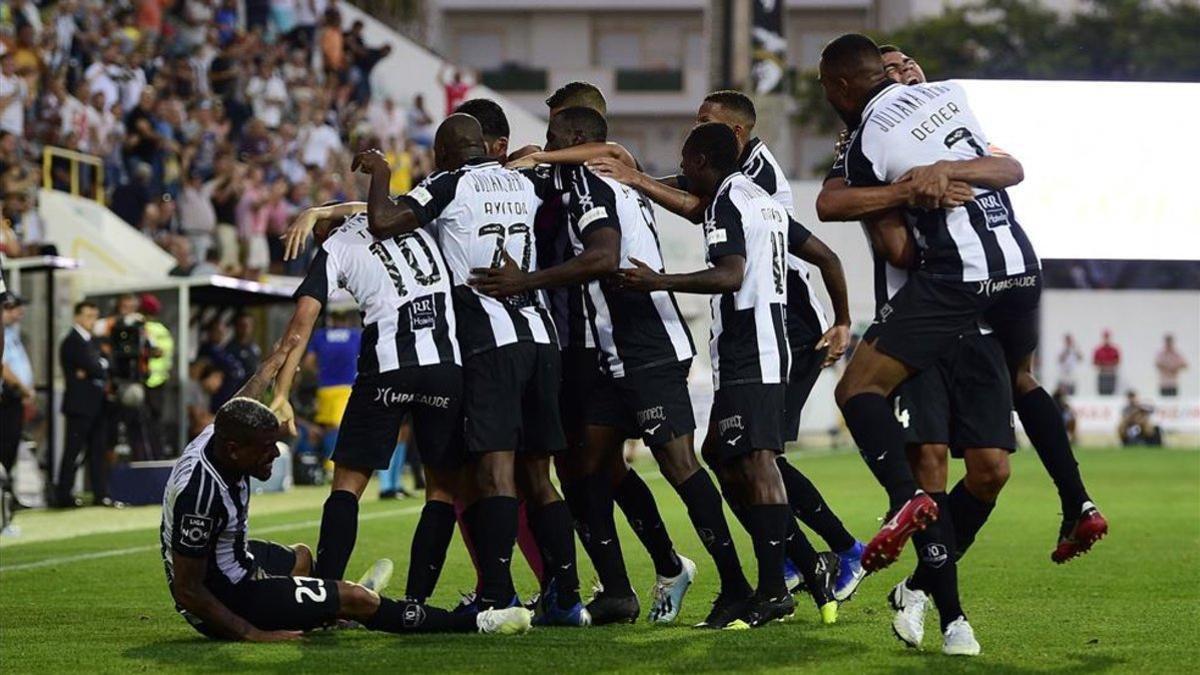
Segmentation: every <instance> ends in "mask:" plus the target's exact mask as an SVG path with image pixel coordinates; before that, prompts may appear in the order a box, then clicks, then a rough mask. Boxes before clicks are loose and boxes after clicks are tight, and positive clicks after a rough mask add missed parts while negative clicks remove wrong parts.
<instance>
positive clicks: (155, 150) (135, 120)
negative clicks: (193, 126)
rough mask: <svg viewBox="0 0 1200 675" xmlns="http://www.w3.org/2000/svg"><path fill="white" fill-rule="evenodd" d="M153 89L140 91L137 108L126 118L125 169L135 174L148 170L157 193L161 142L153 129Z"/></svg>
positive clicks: (154, 101) (160, 179)
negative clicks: (142, 166)
mask: <svg viewBox="0 0 1200 675" xmlns="http://www.w3.org/2000/svg"><path fill="white" fill-rule="evenodd" d="M155 95H156V92H155V90H154V88H153V87H146V88H144V89H142V92H141V96H140V97H139V98H138V102H137V105H135V106H134V108H133V110H131V111H129V114H128V115H126V116H125V158H126V169H127V170H128V171H129V173H130V174H137V173H138V167H139V166H140V165H145V166H148V167H150V169H151V179H150V187H151V189H152V190H156V191H157V190H158V189H159V185H161V182H162V154H161V153H162V150H163V140H164V139H162V138H161V137H160V136H159V134H158V132H157V131H156V130H155V129H156V124H157V121H158V120H157V118H156V117H155V114H154V113H155V108H156V107H157V106H156V103H157V100H158V99H157V98H155Z"/></svg>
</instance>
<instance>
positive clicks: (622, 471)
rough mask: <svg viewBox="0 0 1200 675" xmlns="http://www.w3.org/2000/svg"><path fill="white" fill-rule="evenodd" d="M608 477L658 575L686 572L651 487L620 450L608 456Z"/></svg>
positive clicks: (665, 575)
mask: <svg viewBox="0 0 1200 675" xmlns="http://www.w3.org/2000/svg"><path fill="white" fill-rule="evenodd" d="M608 475H609V477H610V478H611V480H612V483H613V497H614V499H615V500H616V503H617V506H618V507H620V509H621V512H622V513H624V514H625V519H626V520H627V521H629V527H630V529H632V530H633V533H634V534H636V535H637V538H638V540H639V541H641V542H642V546H643V547H645V549H646V552H647V553H649V554H650V560H651V561H652V562H653V563H654V573H655V575H656V576H660V577H664V578H674V577H676V576H678V575H679V574H680V573H681V572H682V571H683V562H682V560H681V559H680V557H679V555H678V553H676V551H675V544H674V542H672V541H671V535H670V533H668V532H667V525H666V523H665V522H663V519H662V514H661V513H659V510H658V502H657V501H656V500H655V498H654V493H653V492H651V491H650V486H649V485H647V484H646V481H645V480H643V479H642V477H641V476H639V475H638V472H636V471H634V470H633V468H632V467H630V466H629V463H628V462H626V461H625V455H624V453H623V452H621V451H620V450H618V451H617V452H615V453H612V455H610V456H609V460H608Z"/></svg>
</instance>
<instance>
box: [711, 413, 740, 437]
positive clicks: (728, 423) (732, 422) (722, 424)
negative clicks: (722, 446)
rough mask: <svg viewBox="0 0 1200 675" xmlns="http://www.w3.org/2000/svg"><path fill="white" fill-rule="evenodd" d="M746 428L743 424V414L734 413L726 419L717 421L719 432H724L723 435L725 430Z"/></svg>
mask: <svg viewBox="0 0 1200 675" xmlns="http://www.w3.org/2000/svg"><path fill="white" fill-rule="evenodd" d="M745 428H746V427H745V426H744V425H743V424H742V416H741V415H733V416H731V417H726V418H725V419H723V420H719V421H718V422H717V433H719V434H722V435H723V434H725V432H727V431H731V430H733V429H745Z"/></svg>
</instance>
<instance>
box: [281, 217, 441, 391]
mask: <svg viewBox="0 0 1200 675" xmlns="http://www.w3.org/2000/svg"><path fill="white" fill-rule="evenodd" d="M449 277H450V275H449V274H448V272H447V269H446V263H445V261H444V260H443V259H442V255H441V253H440V252H439V251H438V246H437V242H436V241H434V238H433V236H432V235H430V234H429V233H428V232H425V231H424V230H415V231H413V232H408V233H406V234H401V235H398V236H395V237H392V238H390V239H385V240H382V241H381V240H377V239H375V237H374V236H372V235H371V232H370V230H369V229H368V227H367V214H366V213H359V214H356V215H354V216H351V217H350V218H347V219H346V222H345V223H344V224H342V226H341V227H339V228H337V229H336V230H334V232H333V234H331V235H330V236H329V238H328V239H326V240H325V242H324V243H322V244H321V248H320V250H318V251H317V254H316V256H314V257H313V261H312V264H311V265H310V266H309V268H308V275H307V276H306V277H305V278H304V281H303V282H301V284H300V287H299V288H297V289H296V297H300V296H302V295H306V296H309V297H311V298H314V299H316V300H317V301H318V302H320V303H321V304H322V305H324V304H325V302H326V301H327V300H328V298H329V295H330V294H331V293H333V292H334V291H335V290H337V289H338V288H344V289H346V290H347V291H349V293H350V295H352V296H354V299H355V300H356V301H357V302H358V307H359V311H360V312H361V313H362V317H363V335H362V348H361V349H360V350H359V355H358V373H359V374H360V375H374V374H378V373H386V372H389V371H392V370H396V369H398V368H406V367H412V366H433V365H439V364H450V363H454V364H461V363H462V359H461V358H460V356H459V348H458V340H457V338H456V336H455V327H456V326H455V324H456V320H455V314H454V306H453V302H452V301H451V300H450V278H449Z"/></svg>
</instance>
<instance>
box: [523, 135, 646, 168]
mask: <svg viewBox="0 0 1200 675" xmlns="http://www.w3.org/2000/svg"><path fill="white" fill-rule="evenodd" d="M600 158H607V159H612V160H615V161H618V162H621V163H622V164H624V165H626V166H629V167H635V168H636V167H637V160H635V159H634V158H633V155H631V154H629V151H628V150H626V149H625V147H624V146H622V145H621V144H620V143H610V142H605V141H599V142H594V143H582V144H580V145H575V146H572V147H569V148H562V149H560V150H538V151H536V152H531V153H528V154H525V155H522V156H521V157H519V158H517V159H515V160H513V161H511V162H509V163H508V168H510V169H528V168H532V167H535V166H537V165H538V164H584V163H586V162H588V161H590V160H593V159H600Z"/></svg>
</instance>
